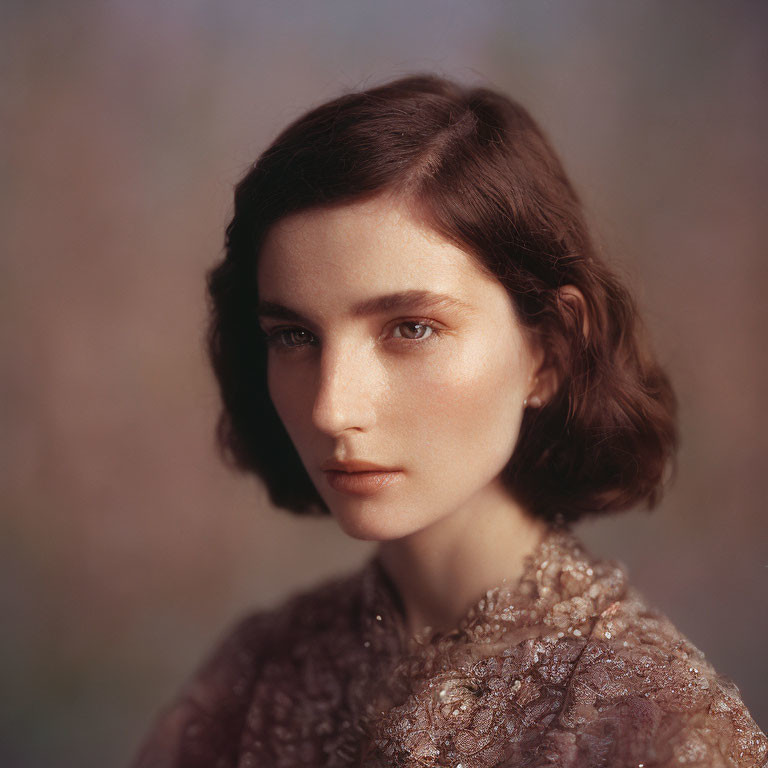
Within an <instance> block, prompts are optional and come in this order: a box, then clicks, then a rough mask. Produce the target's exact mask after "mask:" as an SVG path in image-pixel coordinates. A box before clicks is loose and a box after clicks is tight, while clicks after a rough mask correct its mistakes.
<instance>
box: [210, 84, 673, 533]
mask: <svg viewBox="0 0 768 768" xmlns="http://www.w3.org/2000/svg"><path fill="white" fill-rule="evenodd" d="M385 192H387V193H395V194H398V195H400V196H402V197H403V198H404V199H405V200H407V201H408V202H409V205H411V206H412V208H413V210H415V211H418V214H419V216H420V217H421V220H422V221H424V222H425V223H426V224H427V225H428V226H430V227H431V228H432V229H433V230H435V231H436V232H438V233H439V234H441V235H442V236H443V237H445V238H446V239H448V240H449V241H451V242H453V243H454V244H456V245H457V246H458V247H460V248H462V249H463V250H465V251H466V252H467V253H469V254H470V255H472V256H473V257H474V258H475V260H476V262H477V264H478V266H480V267H481V268H482V269H484V270H485V271H487V272H490V273H491V274H493V275H494V276H495V277H496V279H498V280H499V281H500V282H501V284H502V285H503V286H504V287H505V288H506V290H507V291H508V293H509V295H510V296H511V298H512V301H513V305H514V307H515V309H516V312H517V315H518V318H519V320H520V322H521V323H522V325H523V326H524V328H525V329H526V330H527V331H528V332H529V333H530V334H531V335H532V336H533V337H534V338H536V340H537V341H538V343H540V344H541V345H542V348H543V350H544V352H545V363H546V364H549V365H552V366H554V369H555V371H556V372H557V379H558V382H559V386H558V389H557V392H556V394H555V395H554V396H553V397H552V398H551V399H549V400H548V402H546V403H545V404H544V405H543V406H542V407H540V408H535V409H534V408H530V407H529V408H527V409H526V411H525V413H524V416H523V421H522V425H521V429H520V435H519V438H518V441H517V445H516V447H515V450H514V452H513V454H512V456H511V458H510V460H509V462H508V464H507V465H506V467H505V468H504V470H503V472H502V480H503V482H504V483H505V485H506V487H507V488H508V489H509V491H510V492H511V493H513V494H514V495H515V497H516V498H518V499H520V500H521V501H522V502H523V503H524V504H525V505H526V506H527V508H528V509H529V510H530V511H531V512H532V513H533V514H535V515H538V516H540V517H543V518H544V519H547V520H549V521H552V522H554V521H558V522H561V523H565V524H569V523H571V522H573V521H575V520H577V519H578V518H580V517H582V516H584V515H591V514H597V513H607V512H612V511H618V510H622V509H626V508H629V507H632V506H635V505H638V504H641V503H644V504H646V505H647V506H648V507H649V508H652V507H653V506H655V505H656V504H657V503H658V501H659V499H660V497H661V493H662V489H663V486H664V484H665V481H666V480H667V479H668V476H669V475H668V471H667V470H669V469H674V457H675V451H676V448H677V442H678V431H677V418H676V417H677V413H676V412H677V404H676V399H675V395H674V393H673V390H672V387H671V385H670V382H669V379H668V377H667V375H666V374H665V372H664V371H663V369H662V368H661V367H660V366H659V365H658V363H657V362H656V360H655V359H654V356H653V354H652V352H651V350H650V348H649V345H648V342H647V339H646V336H645V334H644V332H643V328H642V326H641V323H640V321H639V318H638V315H637V310H636V307H635V303H634V301H633V300H632V297H631V295H630V294H629V292H628V291H627V290H626V288H624V287H623V285H622V284H621V283H620V281H619V280H618V279H617V277H616V276H615V274H613V272H612V271H611V270H610V269H609V267H608V266H607V264H606V263H605V262H604V261H603V260H602V259H601V258H600V257H599V256H598V254H597V253H596V250H595V248H594V245H593V243H592V239H591V237H590V234H589V232H588V229H587V226H586V222H585V218H584V213H583V210H582V206H581V203H580V201H579V198H578V196H577V194H576V192H575V190H574V189H573V187H572V185H571V182H570V181H569V179H568V178H567V176H566V174H565V171H564V170H563V167H562V164H561V162H560V160H559V159H558V157H557V155H556V154H555V152H554V150H553V149H552V147H551V145H550V144H549V142H548V140H547V139H546V137H545V136H544V134H543V133H542V131H541V129H540V128H539V127H538V125H537V124H536V123H535V122H534V121H533V119H532V118H531V116H530V115H529V114H528V112H527V111H526V110H525V109H524V108H523V107H522V106H520V105H519V104H517V103H516V102H515V101H513V100H512V99H510V98H509V97H507V96H505V95H503V94H501V93H499V92H497V91H494V90H492V89H490V88H486V87H469V86H464V85H461V84H459V83H456V82H454V81H451V80H448V79H446V78H443V77H438V76H435V75H430V74H421V75H411V76H408V77H404V78H400V79H397V80H394V81H391V82H389V83H386V84H384V85H380V86H377V87H373V88H369V89H367V90H361V91H355V92H352V93H348V94H345V95H342V96H340V97H339V98H336V99H333V100H332V101H329V102H327V103H324V104H322V105H320V106H318V107H316V108H314V109H311V110H310V111H309V112H307V113H306V114H304V115H302V116H301V117H299V118H298V119H297V120H295V121H294V122H293V123H291V124H290V125H289V126H288V127H287V128H285V129H284V130H283V131H282V132H281V133H280V134H279V135H278V137H277V138H276V139H275V140H274V141H273V142H272V144H271V145H270V146H269V147H268V148H267V149H266V150H265V151H264V152H263V154H262V155H261V156H260V157H259V158H258V160H257V161H256V162H255V163H254V164H253V166H252V167H250V169H249V170H248V172H247V173H246V174H245V176H244V177H243V178H242V180H241V181H240V182H239V183H238V184H237V186H236V188H235V207H234V215H233V216H232V219H231V221H230V223H229V225H228V227H227V230H226V248H225V254H224V258H223V259H222V260H221V262H220V263H218V264H217V265H216V266H214V267H213V268H212V269H211V270H210V272H209V273H208V276H207V287H208V298H209V300H210V301H209V304H210V323H209V327H208V334H207V344H208V351H209V356H210V360H211V363H212V365H213V369H214V372H215V374H216V378H217V381H218V384H219V389H220V393H221V398H222V403H223V407H222V410H221V414H220V417H219V421H218V427H217V443H218V446H219V448H220V451H221V454H222V456H223V457H224V459H225V461H227V462H228V463H229V464H231V465H232V466H234V467H236V468H239V469H241V470H243V471H246V472H250V473H253V474H254V475H256V476H258V477H260V478H261V479H262V480H263V482H264V483H265V485H266V488H267V491H268V494H269V497H270V499H271V501H272V503H273V504H275V505H276V506H278V507H282V508H285V509H288V510H291V511H293V512H297V513H321V514H322V513H328V512H329V510H328V508H327V506H326V505H325V503H324V501H323V499H322V498H321V496H320V494H319V493H318V492H317V490H316V489H315V487H314V485H313V483H312V481H311V480H310V477H309V475H308V474H307V472H306V470H305V469H304V467H303V465H302V462H301V460H300V458H299V455H298V453H297V451H296V449H295V448H294V446H293V444H292V442H291V440H290V438H289V436H288V434H287V432H286V431H285V429H284V427H283V425H282V422H281V420H280V418H279V416H278V415H277V412H276V411H275V409H274V407H273V405H272V402H271V399H270V397H269V394H268V390H267V377H266V366H267V357H266V347H265V345H264V342H263V339H262V338H261V337H260V334H259V331H260V329H259V327H258V324H257V321H256V317H255V316H254V308H255V305H256V301H255V298H256V296H257V295H258V286H257V283H256V268H255V267H256V263H257V259H258V255H259V249H260V246H261V244H262V243H263V241H264V238H265V235H266V233H267V231H268V230H269V229H270V227H271V226H272V225H273V224H275V222H277V221H278V220H280V219H281V218H283V217H285V216H287V215H289V214H292V213H296V212H299V211H303V210H307V209H310V208H317V207H320V206H331V205H341V204H344V203H350V202H353V201H358V200H362V199H365V198H369V197H372V196H375V195H378V194H381V193H385ZM566 285H570V286H575V287H576V288H577V289H578V290H579V291H580V292H581V294H582V296H583V299H584V300H583V302H582V301H574V300H573V294H569V293H568V292H563V291H560V290H559V289H560V288H562V287H563V286H566ZM669 474H671V473H669Z"/></svg>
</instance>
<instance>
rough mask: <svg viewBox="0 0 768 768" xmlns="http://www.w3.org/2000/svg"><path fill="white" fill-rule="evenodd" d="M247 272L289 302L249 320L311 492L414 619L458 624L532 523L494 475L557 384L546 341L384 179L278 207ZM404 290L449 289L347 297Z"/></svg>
mask: <svg viewBox="0 0 768 768" xmlns="http://www.w3.org/2000/svg"><path fill="white" fill-rule="evenodd" d="M257 277H258V287H259V299H260V300H262V301H269V302H273V303H276V304H280V305H283V306H285V307H288V308H289V309H291V310H293V311H294V312H295V313H297V314H298V315H300V316H301V318H302V321H301V322H297V321H296V319H295V318H294V319H291V320H286V319H284V318H279V317H277V316H274V315H271V314H265V315H264V316H262V317H261V318H260V324H261V327H262V329H263V330H264V331H265V332H267V333H268V334H270V335H271V336H272V341H271V342H270V346H269V352H268V385H269V392H270V396H271V398H272V401H273V403H274V405H275V409H276V410H277V412H278V414H279V416H280V418H281V420H282V422H283V424H284V426H285V428H286V430H287V432H288V434H289V435H290V437H291V439H292V441H293V443H294V445H295V446H296V449H297V451H298V453H299V455H300V457H301V459H302V462H303V463H304V466H305V467H306V469H307V471H308V473H309V475H310V477H311V479H312V481H313V483H314V484H315V486H316V488H317V490H318V492H319V493H320V495H321V496H322V498H323V500H324V501H325V503H326V504H327V505H328V507H329V508H330V510H331V512H332V514H333V516H334V518H335V519H336V521H337V522H338V524H339V526H340V527H341V529H342V530H343V531H344V532H345V533H347V534H348V535H350V536H353V537H355V538H358V539H364V540H369V541H377V542H378V554H379V557H380V560H381V562H382V564H383V566H384V568H385V570H386V571H387V574H388V575H389V577H390V579H391V580H392V582H393V584H394V585H395V587H396V589H397V590H398V592H399V595H400V598H401V601H402V605H403V608H404V612H405V615H404V621H405V626H406V628H407V632H408V633H409V634H410V635H417V634H420V633H422V632H425V631H427V629H428V628H429V629H431V630H435V629H437V630H443V629H449V628H451V627H453V626H455V624H456V623H457V622H458V621H459V620H460V618H461V617H462V616H464V615H465V613H466V611H467V610H468V609H469V608H470V606H472V605H473V604H474V603H475V602H476V601H477V600H478V598H479V597H480V596H482V594H484V592H485V591H486V590H487V589H490V588H492V587H494V586H497V585H499V584H501V583H503V582H505V581H507V582H514V581H516V580H517V579H518V578H519V577H520V575H521V572H522V568H523V560H524V558H525V556H526V555H527V554H529V553H530V552H531V551H532V550H533V549H534V548H535V547H536V545H537V543H538V542H539V541H540V540H541V538H542V536H543V535H544V532H545V524H544V523H543V521H541V520H540V519H538V518H536V517H534V516H532V515H531V514H530V513H529V511H528V510H527V509H525V508H524V507H523V506H522V505H521V504H520V503H519V502H518V501H517V500H516V499H515V498H513V496H512V495H511V494H510V493H509V492H508V491H507V490H506V489H505V488H504V487H503V486H502V484H501V482H500V480H499V473H500V472H501V470H502V469H503V467H504V466H505V465H506V464H507V462H508V460H509V458H510V456H511V455H512V451H513V450H514V447H515V444H516V441H517V437H518V434H519V430H520V423H521V420H522V417H523V412H524V409H525V407H535V406H536V405H539V404H541V403H543V402H546V400H547V398H548V397H551V396H552V393H553V391H554V388H555V386H556V381H555V379H554V374H553V373H552V372H551V371H549V370H548V369H546V368H545V367H543V364H542V361H543V354H542V352H541V350H540V349H538V348H537V347H536V345H534V343H533V342H532V340H531V338H530V335H529V334H528V333H526V332H525V330H524V329H523V327H522V326H521V324H520V323H519V321H518V319H517V316H516V313H515V310H514V307H513V304H512V300H511V298H510V297H509V295H508V293H507V291H506V290H505V289H504V287H503V286H502V285H501V283H499V282H498V281H497V280H495V278H493V277H491V276H489V275H487V274H486V273H484V272H482V271H481V270H480V269H479V267H478V266H477V265H476V264H475V262H474V261H473V258H472V257H471V256H470V255H469V254H467V253H466V252H465V251H463V250H461V249H460V248H458V247H457V246H455V245H453V244H452V243H450V242H448V241H447V240H445V239H443V238H442V237H441V236H439V235H438V234H436V233H435V232H434V231H432V230H430V229H429V228H428V227H427V226H426V225H424V224H423V223H421V222H420V221H419V220H418V219H417V218H416V217H414V216H413V215H412V214H411V213H410V212H409V208H408V207H407V206H406V205H405V204H404V203H403V202H402V201H399V200H398V199H397V198H393V197H390V196H379V197H377V198H374V199H372V200H369V201H366V202H358V203H353V204H349V205H344V206H339V207H335V208H327V209H315V210H310V211H303V212H300V213H297V214H293V215H291V216H289V217H286V218H284V219H282V220H280V221H278V222H277V223H276V224H275V225H274V226H273V227H272V229H271V230H270V232H269V234H268V236H267V238H266V241H265V242H264V244H263V247H262V249H261V251H260V254H259V262H258V265H257ZM411 290H423V291H429V292H432V293H440V294H445V295H447V296H450V297H451V298H452V299H454V300H458V301H459V302H461V305H459V304H457V303H455V302H454V304H455V305H449V304H443V305H432V304H429V303H428V302H426V301H425V300H424V299H418V300H415V301H410V302H408V303H406V304H402V305H397V306H394V307H390V308H381V307H379V308H378V309H377V310H376V311H375V312H374V313H372V314H365V315H357V314H353V313H352V307H353V306H354V305H356V304H358V303H359V302H362V301H364V300H368V299H372V298H376V297H379V296H382V295H387V294H391V293H393V292H400V291H411ZM526 402H527V405H526V404H525V403H526ZM331 458H336V459H339V460H342V461H345V460H352V459H359V460H366V461H370V462H374V463H376V464H378V465H381V466H383V467H386V468H392V469H399V470H400V471H401V472H402V476H401V482H398V483H396V484H393V485H392V486H390V487H385V488H382V489H381V490H379V491H377V492H376V493H374V494H372V495H369V496H364V497H363V496H353V495H348V494H344V493H341V492H339V491H337V490H335V489H334V488H332V487H331V486H330V485H329V483H328V480H327V477H326V475H325V474H324V472H323V471H322V470H321V468H320V465H321V464H322V463H323V462H324V461H326V460H328V459H331Z"/></svg>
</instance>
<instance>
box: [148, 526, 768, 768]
mask: <svg viewBox="0 0 768 768" xmlns="http://www.w3.org/2000/svg"><path fill="white" fill-rule="evenodd" d="M767 761H768V738H766V736H765V734H763V733H762V732H761V731H760V729H759V728H758V727H757V725H756V724H755V723H754V721H753V719H752V718H751V717H750V715H749V712H748V711H747V709H746V707H745V706H744V704H743V702H742V701H741V698H740V696H739V692H738V689H737V688H736V686H735V685H734V684H733V683H732V682H731V681H729V680H727V679H726V678H724V677H722V676H721V675H719V674H718V673H717V672H715V670H714V669H713V668H712V667H711V665H710V664H709V663H708V662H707V661H706V659H705V658H704V656H703V655H702V653H701V652H700V651H699V650H698V649H697V648H696V647H695V646H694V645H693V644H691V643H690V641H688V640H687V639H686V638H685V637H684V636H682V635H681V634H680V633H679V632H678V631H677V630H676V629H675V628H674V626H673V625H672V624H671V623H670V622H669V620H668V619H667V618H666V617H664V616H663V615H662V614H660V613H659V612H657V611H655V610H653V609H651V608H650V607H649V606H648V605H647V604H646V602H645V601H644V600H643V598H642V597H641V595H640V594H639V593H638V592H637V591H636V590H634V589H633V588H632V587H631V586H630V585H629V584H628V583H627V577H626V572H625V570H624V568H623V567H622V566H620V565H619V564H617V563H613V562H611V561H603V560H596V559H595V558H594V557H592V556H590V555H589V554H588V553H587V552H586V551H585V549H584V547H583V546H582V544H581V543H580V542H579V540H578V539H577V538H576V537H575V536H574V535H573V534H572V533H571V532H569V531H566V530H561V529H554V528H553V529H551V530H550V531H549V532H548V533H547V535H546V536H545V537H544V539H543V540H542V542H541V544H540V545H539V546H538V547H537V548H536V550H535V551H534V552H532V553H531V555H530V556H529V557H528V558H526V561H525V565H524V570H523V575H522V577H521V578H520V580H519V582H518V583H517V584H506V583H505V584H502V585H500V586H499V587H497V588H495V589H492V590H489V591H488V592H487V593H486V594H485V595H482V596H481V597H480V598H479V599H478V601H477V603H476V604H475V605H474V606H473V607H472V608H471V609H470V610H469V611H468V613H467V614H466V615H465V617H464V618H463V619H462V620H461V621H460V622H459V623H458V625H457V626H456V627H455V628H454V629H453V630H451V631H449V632H434V633H428V634H424V635H421V636H418V637H415V638H413V637H407V636H406V635H405V630H404V620H403V616H402V613H401V611H400V607H399V603H398V598H397V595H396V593H395V591H394V590H393V588H392V585H391V584H390V583H389V582H388V580H387V578H386V575H385V574H384V572H383V569H382V568H381V566H380V565H379V563H378V561H376V560H375V559H374V560H371V561H370V562H369V563H367V564H366V566H365V567H364V568H362V569H361V570H360V571H358V572H357V573H355V574H352V575H350V576H347V577H344V578H339V579H336V580H333V581H330V582H328V583H326V584H324V585H322V586H320V587H318V588H316V589H314V590H312V591H310V592H307V593H305V594H303V595H299V596H296V597H294V598H292V599H291V600H289V601H287V602H286V603H285V604H283V605H282V606H281V607H279V608H277V609H274V610H272V611H265V612H261V613H258V614H256V615H255V616H252V617H250V618H248V619H246V620H244V621H243V622H241V623H240V624H239V625H238V626H237V627H236V628H235V630H234V631H233V632H232V633H231V634H230V635H229V637H228V638H227V639H226V640H225V641H224V643H223V644H222V645H221V646H220V647H219V649H218V650H217V651H216V652H215V653H214V654H213V655H212V656H211V658H210V659H209V660H208V662H207V663H206V664H205V665H204V666H203V667H202V669H201V670H200V672H199V673H198V675H196V676H195V678H193V680H192V681H191V683H190V684H189V685H188V686H187V688H186V689H185V690H184V691H183V692H182V694H181V696H180V698H179V700H178V701H177V702H176V703H175V704H174V705H172V706H171V707H170V708H169V709H168V710H167V711H166V713H165V714H164V715H163V716H162V717H161V718H160V719H159V721H158V723H157V725H156V728H155V729H154V731H153V732H152V733H151V734H150V736H149V738H148V739H147V741H146V743H145V746H144V748H143V749H142V751H141V753H140V755H139V756H138V758H137V760H136V762H135V763H134V767H135V768H166V767H167V768H172V767H173V768H182V766H183V768H198V767H199V768H202V766H206V768H209V767H210V766H218V768H255V767H256V766H277V767H282V768H298V766H327V767H328V768H346V767H348V766H366V767H367V768H377V767H378V768H383V767H384V766H387V768H406V766H407V767H408V768H416V767H417V766H418V767H429V768H459V766H461V768H491V766H509V767H510V768H511V767H512V766H514V767H515V768H541V767H543V766H550V767H552V766H556V767H557V768H599V767H600V766H605V767H606V768H614V767H615V766H632V767H633V768H634V767H635V766H638V767H639V766H641V765H642V766H643V768H646V767H647V768H650V767H651V766H653V767H654V768H660V767H662V766H665V767H668V768H671V766H689V767H696V766H698V767H701V768H703V766H708V767H711V766H743V767H744V768H758V767H761V768H762V767H764V766H765V765H766V764H768V762H767Z"/></svg>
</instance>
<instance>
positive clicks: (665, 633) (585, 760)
mask: <svg viewBox="0 0 768 768" xmlns="http://www.w3.org/2000/svg"><path fill="white" fill-rule="evenodd" d="M549 742H550V744H551V743H553V742H560V743H561V747H562V746H563V745H565V744H568V745H569V748H570V749H571V750H572V751H573V754H575V755H578V756H579V758H578V759H579V761H578V762H575V763H573V764H574V765H582V764H585V765H586V764H589V765H644V766H646V768H650V767H651V766H658V767H661V766H677V765H681V766H682V765H685V766H702V767H703V766H708V767H712V766H744V767H745V768H746V767H747V766H749V767H750V768H752V767H755V768H757V767H762V766H764V765H766V760H768V739H766V737H765V735H764V734H763V733H762V732H761V731H760V729H759V728H758V727H757V725H756V724H755V722H754V720H753V719H752V717H751V716H750V714H749V712H748V710H747V708H746V706H745V705H744V703H743V701H742V700H741V696H740V694H739V690H738V688H737V687H736V685H735V684H734V683H733V682H732V681H731V680H729V679H727V678H726V677H724V676H722V675H721V674H719V673H718V672H717V671H716V670H715V669H714V668H713V667H712V666H711V664H710V663H709V662H708V661H707V660H706V659H705V657H704V655H703V653H702V652H701V651H700V650H699V649H698V648H697V647H696V646H695V645H693V643H692V642H691V641H690V640H689V639H688V638H686V637H685V636H684V635H683V634H682V633H681V632H680V631H679V630H678V629H677V628H676V627H675V626H674V625H673V624H672V622H671V621H670V620H669V619H668V618H667V617H666V616H665V615H664V614H663V613H661V612H660V611H658V610H656V609H654V608H653V607H651V606H650V605H649V604H648V603H647V602H646V600H645V599H644V597H643V596H642V595H641V594H640V593H639V592H638V591H637V590H636V589H634V588H633V587H631V586H629V587H628V588H627V589H626V591H625V593H624V594H623V595H622V597H621V598H620V599H617V600H615V601H613V602H611V603H610V604H609V605H608V606H606V607H605V608H604V609H603V610H601V611H600V612H599V613H598V614H597V615H596V617H595V623H594V625H593V628H592V630H591V632H590V635H589V637H588V640H587V642H586V644H585V645H584V648H583V650H582V651H581V653H580V655H579V658H578V661H577V663H576V665H575V667H574V670H573V673H572V675H571V678H570V680H569V683H568V690H567V696H566V700H565V703H564V706H563V709H562V711H561V714H560V716H559V717H558V718H557V722H556V723H555V726H554V728H553V729H552V730H551V731H550V734H549Z"/></svg>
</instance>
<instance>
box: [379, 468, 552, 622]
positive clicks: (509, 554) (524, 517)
mask: <svg viewBox="0 0 768 768" xmlns="http://www.w3.org/2000/svg"><path fill="white" fill-rule="evenodd" d="M546 528H547V526H546V523H545V522H544V521H543V520H539V519H537V518H534V517H533V516H531V515H530V514H528V512H527V511H526V510H525V509H524V508H523V507H522V506H521V505H520V504H518V503H517V502H516V501H515V500H513V499H512V498H511V497H510V496H509V494H508V493H507V492H506V491H505V489H504V488H503V487H502V486H501V484H500V483H496V484H491V485H490V486H488V487H487V488H485V489H484V490H483V491H482V493H480V494H478V495H477V496H475V497H473V498H472V499H470V500H469V501H468V502H467V503H466V504H465V505H463V506H462V507H461V509H458V510H456V511H454V512H452V513H451V514H449V515H446V516H445V517H443V518H442V519H441V520H439V521H437V522H436V523H433V524H432V525H430V526H428V527H427V528H424V529H422V530H420V531H416V532H415V533H412V534H410V535H408V536H404V537H403V538H401V539H395V540H392V541H386V542H382V543H381V544H380V545H379V547H378V557H379V560H380V562H381V564H382V566H383V567H384V569H385V571H386V572H387V575H388V576H389V578H390V579H391V581H392V583H393V584H394V586H395V587H396V588H397V590H398V593H399V595H400V598H401V601H402V605H403V609H404V611H405V625H406V631H407V632H408V635H409V636H413V635H416V634H419V633H421V632H423V631H425V630H426V629H427V628H429V629H431V630H446V629H451V628H453V627H454V626H456V623H457V622H458V621H459V620H460V619H461V618H462V617H463V616H464V615H465V614H466V612H467V611H468V610H469V609H470V607H471V606H472V605H474V604H475V602H477V600H478V599H479V597H481V596H482V595H483V594H484V593H485V592H486V591H487V590H488V589H491V588H493V587H495V586H498V585H499V584H501V583H504V582H509V583H512V584H514V583H515V582H517V581H518V580H519V578H520V576H521V575H522V572H523V562H524V559H525V557H526V555H528V554H530V553H531V552H532V551H533V550H534V549H535V548H536V546H537V545H538V544H539V542H540V541H541V540H542V538H543V536H544V534H545V532H546Z"/></svg>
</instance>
